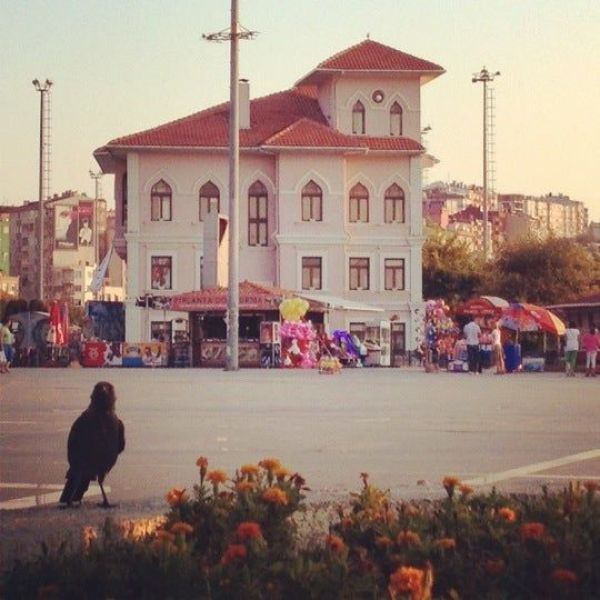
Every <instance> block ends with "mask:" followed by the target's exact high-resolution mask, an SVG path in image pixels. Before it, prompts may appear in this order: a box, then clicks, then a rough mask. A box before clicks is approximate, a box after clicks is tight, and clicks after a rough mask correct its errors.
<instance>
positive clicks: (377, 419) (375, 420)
mask: <svg viewBox="0 0 600 600" xmlns="http://www.w3.org/2000/svg"><path fill="white" fill-rule="evenodd" d="M390 421H391V419H390V418H389V417H372V418H366V419H352V422H353V423H389V422H390Z"/></svg>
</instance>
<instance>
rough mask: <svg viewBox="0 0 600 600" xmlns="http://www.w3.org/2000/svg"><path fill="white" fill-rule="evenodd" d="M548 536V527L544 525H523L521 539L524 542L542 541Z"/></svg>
mask: <svg viewBox="0 0 600 600" xmlns="http://www.w3.org/2000/svg"><path fill="white" fill-rule="evenodd" d="M545 535H546V527H545V526H544V524H543V523H535V522H533V523H523V525H521V537H522V538H523V539H524V540H541V539H542V538H543V537H544V536H545Z"/></svg>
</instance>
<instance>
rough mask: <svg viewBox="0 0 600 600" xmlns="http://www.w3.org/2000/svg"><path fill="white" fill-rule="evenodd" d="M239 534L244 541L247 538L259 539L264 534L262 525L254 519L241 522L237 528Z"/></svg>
mask: <svg viewBox="0 0 600 600" xmlns="http://www.w3.org/2000/svg"><path fill="white" fill-rule="evenodd" d="M237 535H238V537H239V538H240V540H241V541H242V542H245V541H246V540H258V539H261V538H262V536H263V534H262V530H261V528H260V525H259V524H258V523H255V522H254V521H244V522H243V523H240V524H239V525H238V528H237Z"/></svg>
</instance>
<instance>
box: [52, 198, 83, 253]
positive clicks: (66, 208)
mask: <svg viewBox="0 0 600 600" xmlns="http://www.w3.org/2000/svg"><path fill="white" fill-rule="evenodd" d="M78 235H79V207H78V206H76V205H75V206H73V205H70V204H58V205H56V206H55V207H54V245H55V248H56V250H77V240H78Z"/></svg>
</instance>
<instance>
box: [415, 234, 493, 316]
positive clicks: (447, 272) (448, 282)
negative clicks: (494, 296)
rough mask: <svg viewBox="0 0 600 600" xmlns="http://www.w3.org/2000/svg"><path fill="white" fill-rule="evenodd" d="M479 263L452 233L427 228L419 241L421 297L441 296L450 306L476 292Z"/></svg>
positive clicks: (479, 274)
mask: <svg viewBox="0 0 600 600" xmlns="http://www.w3.org/2000/svg"><path fill="white" fill-rule="evenodd" d="M481 280H482V275H481V264H480V262H479V261H478V259H477V258H476V257H475V256H474V255H473V253H472V252H471V250H470V249H469V247H468V246H467V244H466V243H465V242H464V241H463V240H461V239H460V238H459V237H458V236H457V235H456V234H455V233H450V232H447V231H445V230H443V229H441V228H439V227H435V228H430V229H428V235H427V240H426V241H425V244H423V296H424V297H425V298H444V299H445V300H446V302H448V304H449V305H451V306H453V305H456V304H458V303H460V302H463V301H465V300H467V299H468V298H470V297H471V296H473V295H474V294H475V293H477V290H478V288H479V286H480V285H481Z"/></svg>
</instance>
